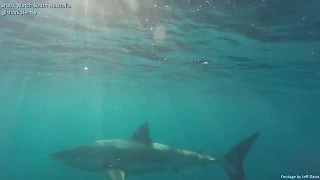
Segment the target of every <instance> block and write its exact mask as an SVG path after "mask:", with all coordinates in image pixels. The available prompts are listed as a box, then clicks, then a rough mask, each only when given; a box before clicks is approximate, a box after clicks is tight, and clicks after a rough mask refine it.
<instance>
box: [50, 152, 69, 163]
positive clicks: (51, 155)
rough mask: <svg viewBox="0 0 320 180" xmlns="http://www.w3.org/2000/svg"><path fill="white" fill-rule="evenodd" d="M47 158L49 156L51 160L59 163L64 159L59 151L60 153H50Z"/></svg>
mask: <svg viewBox="0 0 320 180" xmlns="http://www.w3.org/2000/svg"><path fill="white" fill-rule="evenodd" d="M49 156H50V157H51V158H52V159H55V160H59V161H61V160H64V159H65V155H64V153H63V152H61V151H60V152H54V153H51V154H50V155H49Z"/></svg>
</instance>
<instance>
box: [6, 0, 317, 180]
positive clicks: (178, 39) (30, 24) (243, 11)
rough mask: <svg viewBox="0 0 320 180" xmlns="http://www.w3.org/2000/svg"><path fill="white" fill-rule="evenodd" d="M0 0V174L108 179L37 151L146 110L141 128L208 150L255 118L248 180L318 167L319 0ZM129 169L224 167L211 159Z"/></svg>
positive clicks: (125, 131)
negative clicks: (207, 162)
mask: <svg viewBox="0 0 320 180" xmlns="http://www.w3.org/2000/svg"><path fill="white" fill-rule="evenodd" d="M1 3H7V6H4V4H2V7H1V11H2V13H4V10H5V11H6V15H5V16H4V14H2V16H1V17H0V32H1V34H0V54H1V57H0V62H1V64H0V102H1V103H0V179H1V180H20V179H26V180H27V179H32V180H43V179H46V180H56V179H68V180H73V179H76V180H89V179H90V180H92V179H97V180H99V179H101V180H102V179H107V178H108V177H107V175H106V174H104V173H102V174H98V173H89V172H83V171H79V170H75V169H71V168H68V167H66V166H64V165H63V164H62V163H59V162H57V161H55V160H53V159H51V158H50V157H49V154H50V153H52V152H55V151H57V150H60V149H63V148H67V147H71V146H74V145H78V144H83V143H88V142H92V141H95V140H101V139H112V138H124V139H125V138H129V137H130V136H131V135H132V133H133V132H134V131H135V129H136V128H138V127H139V126H140V125H141V124H142V123H143V122H145V121H148V122H149V125H150V135H151V138H152V139H153V140H154V141H156V142H159V143H164V144H168V145H171V146H174V147H178V148H183V149H188V150H192V151H198V150H201V151H202V153H203V154H208V155H212V156H214V157H222V156H223V155H224V153H226V152H227V151H228V150H229V149H230V148H231V147H232V146H234V145H235V144H237V143H239V142H240V141H241V140H243V139H245V138H247V137H249V136H250V135H251V134H253V133H255V132H260V133H261V134H260V137H259V139H258V140H257V141H256V142H255V144H254V145H253V147H252V149H251V150H250V152H249V153H248V155H247V157H246V159H245V161H244V170H245V175H246V179H247V180H253V179H255V180H256V179H259V180H272V179H281V175H291V176H296V175H299V176H302V175H314V176H319V175H320V157H319V138H320V133H319V128H320V121H319V120H320V118H319V117H320V111H319V106H320V102H319V100H320V13H319V11H318V10H319V8H320V1H318V0H308V1H296V0H290V1H289V0H282V1H278V0H257V1H251V0H243V1H240V0H236V1H235V0H229V1H227V0H206V1H204V0H186V1H182V0H162V1H160V0H117V1H116V0H105V1H102V0H96V1H89V0H68V1H67V3H68V5H70V6H71V7H67V8H52V7H50V4H65V1H61V0H58V1H52V0H49V1H46V2H43V1H39V0H37V1H36V0H30V1H25V0H20V1H9V0H8V1H4V0H3V1H1ZM10 3H31V5H32V6H34V3H36V4H38V5H40V4H43V3H47V7H45V6H43V8H40V7H38V8H35V7H31V8H27V7H25V8H17V7H16V8H11V7H9V6H8V4H10ZM16 10H20V11H30V12H28V13H29V14H28V15H21V14H20V15H12V13H16V12H14V11H16ZM9 11H12V12H11V15H8V13H9ZM31 14H33V15H31ZM35 14H36V15H35ZM128 179H129V180H146V179H155V180H162V179H168V180H176V179H183V180H197V179H202V180H206V179H208V180H209V179H210V180H211V179H217V180H218V179H219V180H220V179H221V180H224V179H226V180H227V179H228V177H227V175H226V174H225V173H224V170H223V168H222V167H220V166H218V165H214V166H210V167H206V168H203V169H197V170H193V169H186V170H182V171H181V172H180V173H174V172H164V173H159V174H150V175H142V176H130V177H128ZM296 179H298V177H296ZM306 179H310V178H306Z"/></svg>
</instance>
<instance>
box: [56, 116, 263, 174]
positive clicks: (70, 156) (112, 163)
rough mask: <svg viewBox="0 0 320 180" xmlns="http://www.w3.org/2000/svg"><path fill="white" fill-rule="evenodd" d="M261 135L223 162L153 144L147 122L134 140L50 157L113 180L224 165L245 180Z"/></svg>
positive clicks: (97, 143) (95, 144) (82, 147)
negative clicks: (246, 161)
mask: <svg viewBox="0 0 320 180" xmlns="http://www.w3.org/2000/svg"><path fill="white" fill-rule="evenodd" d="M258 137H259V133H255V134H253V135H252V136H251V137H249V138H247V139H245V140H244V141H242V142H241V143H239V144H238V145H236V146H234V147H233V148H232V149H231V150H230V151H229V152H228V153H226V154H225V155H224V156H223V158H214V157H211V156H208V155H203V154H200V153H197V152H192V151H188V150H183V149H177V148H173V147H170V146H168V145H164V144H159V143H156V142H153V141H152V140H151V139H150V137H149V126H148V122H145V123H144V124H143V125H142V126H141V127H140V128H139V129H138V130H136V131H135V133H134V134H133V135H132V137H131V138H130V139H111V140H101V141H95V142H93V143H90V144H85V145H80V146H76V147H72V148H69V149H65V150H61V151H58V152H55V153H52V154H51V155H50V156H51V157H52V158H53V159H55V160H58V161H61V162H63V163H64V164H65V165H67V166H69V167H72V168H74V169H79V170H82V171H90V172H101V173H107V174H109V176H110V177H111V179H112V180H125V179H126V176H127V175H138V174H147V173H156V172H162V171H167V170H170V171H173V172H180V171H181V170H184V169H186V168H188V167H206V166H209V165H211V164H219V165H222V166H223V167H224V169H225V172H226V173H227V174H228V176H229V178H230V180H244V172H243V166H242V164H243V161H244V158H245V157H246V155H247V153H248V151H249V150H250V148H251V146H252V144H253V143H254V141H255V140H256V139H257V138H258Z"/></svg>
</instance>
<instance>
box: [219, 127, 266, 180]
mask: <svg viewBox="0 0 320 180" xmlns="http://www.w3.org/2000/svg"><path fill="white" fill-rule="evenodd" d="M259 135H260V133H255V134H253V135H252V136H251V137H249V138H247V139H245V140H244V141H242V142H240V143H239V144H237V145H236V146H234V147H233V148H231V149H230V150H229V152H227V153H226V154H225V155H224V156H223V159H224V161H226V162H227V164H228V165H226V166H225V172H226V173H227V174H228V176H229V178H230V180H244V172H243V161H244V158H245V157H246V155H247V154H248V152H249V150H250V148H251V146H252V144H253V143H254V141H255V140H256V139H257V138H258V137H259Z"/></svg>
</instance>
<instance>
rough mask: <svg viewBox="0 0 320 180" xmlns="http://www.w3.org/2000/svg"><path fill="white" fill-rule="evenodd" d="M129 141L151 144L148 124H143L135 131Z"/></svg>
mask: <svg viewBox="0 0 320 180" xmlns="http://www.w3.org/2000/svg"><path fill="white" fill-rule="evenodd" d="M131 139H132V140H133V141H136V142H138V143H142V144H151V143H152V140H151V139H150V137H149V124H148V122H145V123H143V124H142V125H141V126H140V127H139V129H137V130H136V131H135V132H134V133H133V135H132V137H131Z"/></svg>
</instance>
